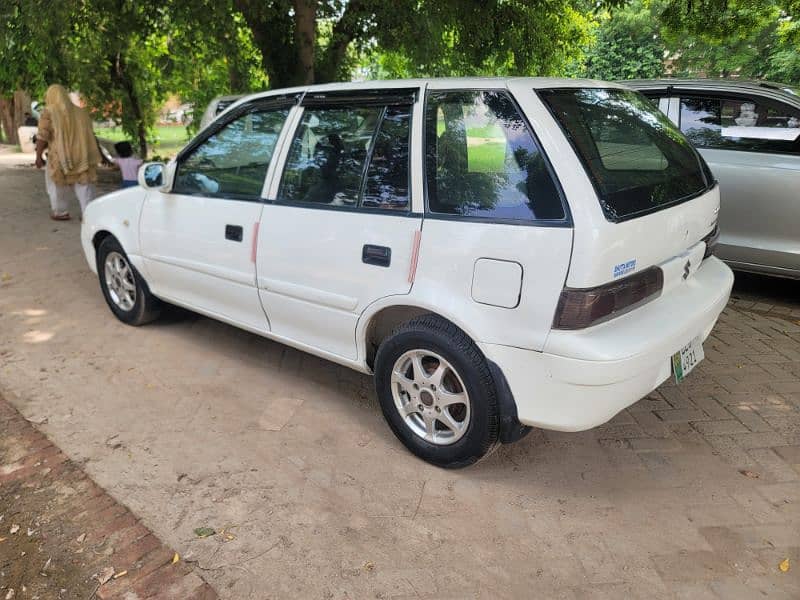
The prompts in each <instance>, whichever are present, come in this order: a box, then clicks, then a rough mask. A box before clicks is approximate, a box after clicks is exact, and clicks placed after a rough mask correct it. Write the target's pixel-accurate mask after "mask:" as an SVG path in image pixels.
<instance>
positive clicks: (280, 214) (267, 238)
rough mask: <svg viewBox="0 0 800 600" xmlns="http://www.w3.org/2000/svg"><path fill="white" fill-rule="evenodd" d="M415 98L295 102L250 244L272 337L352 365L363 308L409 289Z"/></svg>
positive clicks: (335, 97)
mask: <svg viewBox="0 0 800 600" xmlns="http://www.w3.org/2000/svg"><path fill="white" fill-rule="evenodd" d="M418 91H419V90H418V89H417V88H407V89H398V90H376V91H360V92H346V93H341V92H328V93H323V92H310V93H308V94H306V95H305V96H304V98H303V100H302V103H301V108H299V109H298V110H297V111H296V113H295V115H294V117H293V121H294V123H295V124H296V125H295V126H294V130H293V133H292V135H291V138H290V139H288V138H287V143H286V144H285V145H284V148H283V151H282V156H283V158H282V160H281V162H282V163H283V164H284V168H283V173H282V175H281V176H280V177H276V178H275V181H274V183H273V184H272V185H271V187H272V188H273V189H272V190H271V191H270V194H269V200H268V201H267V204H266V205H265V207H264V212H263V215H262V219H261V227H260V233H259V237H258V266H257V275H258V288H259V293H260V296H261V300H262V303H263V305H264V309H265V311H266V312H267V314H268V315H269V319H270V323H271V327H272V333H273V334H274V335H275V336H278V337H283V338H286V339H288V340H292V341H293V342H294V343H296V344H300V345H305V346H308V347H310V348H315V349H318V350H322V351H324V352H326V353H330V354H333V355H336V356H339V357H344V358H347V359H351V360H354V359H356V358H357V349H356V338H355V329H356V323H357V321H358V318H359V316H360V315H361V313H362V312H363V311H364V309H365V308H366V307H367V306H369V304H371V303H372V302H374V301H375V300H377V299H379V298H382V297H385V296H391V295H402V294H407V293H408V292H409V290H410V289H411V278H410V276H409V273H410V269H411V267H412V264H413V260H412V259H413V256H414V248H415V240H416V239H417V236H418V234H419V230H420V226H421V223H422V217H421V215H420V214H418V213H414V212H412V210H411V193H412V190H411V185H410V169H409V165H410V155H411V148H412V144H411V139H412V135H411V131H412V115H413V113H414V111H415V104H416V102H417V99H418ZM414 193H419V191H415V192H414Z"/></svg>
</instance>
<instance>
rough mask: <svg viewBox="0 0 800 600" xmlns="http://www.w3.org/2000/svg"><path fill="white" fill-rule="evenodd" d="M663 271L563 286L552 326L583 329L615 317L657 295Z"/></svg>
mask: <svg viewBox="0 0 800 600" xmlns="http://www.w3.org/2000/svg"><path fill="white" fill-rule="evenodd" d="M663 287H664V272H663V271H662V270H661V269H660V268H658V267H650V268H649V269H647V270H645V271H642V272H641V273H637V274H636V275H631V276H630V277H625V278H624V279H620V280H618V281H613V282H611V283H607V284H605V285H600V286H597V287H593V288H583V289H576V288H564V289H563V290H562V291H561V297H560V298H559V299H558V308H556V316H555V318H554V319H553V329H583V328H585V327H589V326H590V325H597V324H598V323H602V322H604V321H608V320H609V319H613V318H614V317H618V316H620V315H623V314H625V313H627V312H630V311H632V310H633V309H635V308H637V307H639V306H641V305H642V304H645V303H647V302H649V301H650V300H653V299H654V298H656V297H658V295H659V294H660V293H661V289H662V288H663Z"/></svg>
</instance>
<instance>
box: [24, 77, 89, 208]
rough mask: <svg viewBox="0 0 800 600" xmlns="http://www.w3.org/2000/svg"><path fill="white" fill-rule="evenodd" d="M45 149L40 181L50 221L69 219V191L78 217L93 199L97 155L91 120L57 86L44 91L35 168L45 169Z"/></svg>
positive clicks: (62, 89) (65, 92) (37, 136)
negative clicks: (77, 205)
mask: <svg viewBox="0 0 800 600" xmlns="http://www.w3.org/2000/svg"><path fill="white" fill-rule="evenodd" d="M45 149H47V168H46V169H45V173H44V179H45V185H46V186H47V194H48V195H49V196H50V209H51V211H50V218H51V219H53V220H56V221H66V220H68V219H69V218H70V217H69V211H68V210H67V209H68V204H67V192H68V190H69V188H72V189H73V190H74V192H75V195H76V196H77V197H78V202H79V203H80V205H81V213H83V211H84V210H85V209H86V205H87V204H89V202H91V201H92V200H93V199H94V196H95V187H94V184H95V183H96V182H97V163H99V162H100V151H99V150H98V149H97V140H96V139H95V137H94V131H93V130H92V119H91V118H90V117H89V114H88V113H87V112H86V111H85V110H84V109H82V108H80V107H78V106H75V105H74V104H73V103H72V100H70V97H69V94H68V93H67V90H66V89H65V88H64V87H63V86H61V85H58V84H54V85H51V86H50V87H49V88H47V94H45V110H44V111H43V112H42V116H41V118H40V119H39V131H38V132H37V134H36V167H37V168H38V169H41V168H42V167H44V166H45V162H44V159H43V158H42V154H43V153H44V151H45Z"/></svg>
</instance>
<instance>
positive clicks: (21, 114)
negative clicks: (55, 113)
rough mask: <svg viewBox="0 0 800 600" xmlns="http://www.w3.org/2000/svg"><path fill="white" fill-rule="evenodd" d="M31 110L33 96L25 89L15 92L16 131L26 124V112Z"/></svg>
mask: <svg viewBox="0 0 800 600" xmlns="http://www.w3.org/2000/svg"><path fill="white" fill-rule="evenodd" d="M26 112H27V113H29V112H31V96H30V94H29V93H28V92H27V91H25V90H17V91H16V92H14V131H16V130H17V129H18V128H20V127H22V126H23V125H24V124H25V113H26Z"/></svg>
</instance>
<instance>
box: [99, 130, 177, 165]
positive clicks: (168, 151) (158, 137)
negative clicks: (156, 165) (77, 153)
mask: <svg viewBox="0 0 800 600" xmlns="http://www.w3.org/2000/svg"><path fill="white" fill-rule="evenodd" d="M155 132H156V133H155V140H150V143H149V144H148V148H147V150H148V156H150V157H152V156H156V155H157V156H163V157H170V158H171V157H173V156H175V155H176V154H177V153H178V152H179V151H180V150H181V148H183V147H184V146H185V145H186V142H188V141H189V140H190V139H191V136H190V135H189V134H188V133H186V127H184V126H183V125H159V126H157V127H156V128H155ZM94 133H95V135H96V136H97V137H99V138H105V139H107V140H111V141H112V142H121V141H123V140H127V141H129V142H131V145H132V146H133V147H134V151H135V149H136V143H134V141H133V140H131V139H130V137H129V136H128V135H126V134H125V132H124V131H123V130H122V127H95V128H94Z"/></svg>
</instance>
